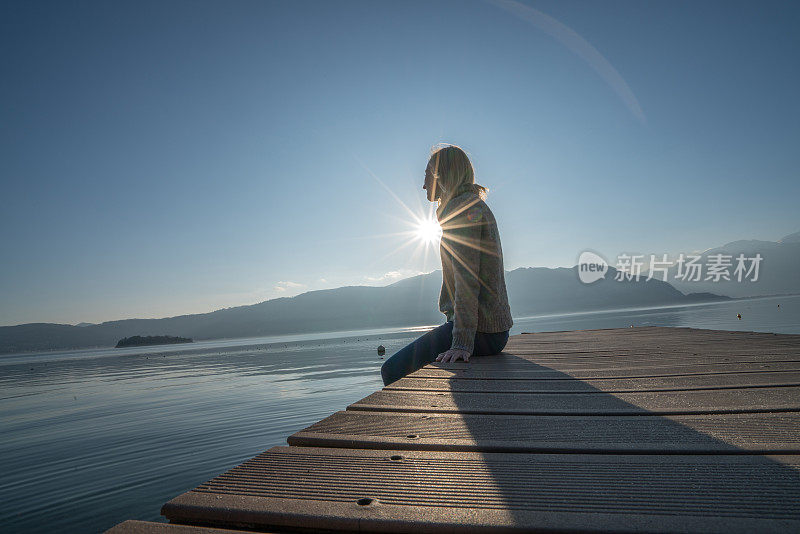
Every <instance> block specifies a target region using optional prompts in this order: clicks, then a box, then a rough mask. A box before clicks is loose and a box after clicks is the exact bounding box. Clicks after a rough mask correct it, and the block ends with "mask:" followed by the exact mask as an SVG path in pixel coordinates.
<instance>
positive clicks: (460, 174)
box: [381, 145, 513, 385]
mask: <svg viewBox="0 0 800 534" xmlns="http://www.w3.org/2000/svg"><path fill="white" fill-rule="evenodd" d="M422 188H423V189H425V190H426V192H427V196H428V200H429V201H431V202H437V203H438V207H437V208H436V217H437V219H438V220H439V224H440V225H441V227H442V239H441V244H440V247H439V252H440V256H441V259H442V289H441V292H440V294H439V310H440V311H441V312H442V313H443V314H444V315H445V316H446V318H447V321H446V322H445V323H444V324H443V325H441V326H438V327H436V328H434V329H433V330H431V331H430V332H428V333H427V334H425V335H423V336H422V337H420V338H419V339H417V340H415V341H413V342H412V343H410V344H409V345H408V346H406V347H404V348H403V349H401V350H400V351H398V352H397V353H396V354H394V355H393V356H392V357H391V358H389V359H388V360H386V362H385V363H384V364H383V367H381V376H382V377H383V383H384V384H385V385H388V384H391V383H392V382H394V381H396V380H399V379H400V378H403V377H404V376H406V375H407V374H409V373H411V372H413V371H416V370H417V369H419V368H421V367H423V366H424V365H426V364H428V363H430V362H432V361H434V360H436V361H440V362H455V361H457V360H459V359H463V360H464V361H469V358H470V356H486V355H489V354H497V353H499V352H500V351H501V350H503V347H505V346H506V343H507V342H508V330H509V329H510V328H511V326H512V324H513V321H512V319H511V310H510V308H509V306H508V295H507V293H506V282H505V276H504V272H503V250H502V248H501V246H500V234H499V233H498V230H497V221H495V218H494V214H493V213H492V211H491V210H490V209H489V206H487V205H486V203H485V202H484V200H485V199H486V188H485V187H483V186H481V185H478V184H476V183H475V172H474V170H473V168H472V163H470V160H469V158H468V157H467V154H466V153H465V152H464V151H463V150H462V149H461V148H459V147H457V146H455V145H438V146H434V148H433V150H432V153H431V157H430V159H429V160H428V165H427V167H426V168H425V183H424V185H423V186H422Z"/></svg>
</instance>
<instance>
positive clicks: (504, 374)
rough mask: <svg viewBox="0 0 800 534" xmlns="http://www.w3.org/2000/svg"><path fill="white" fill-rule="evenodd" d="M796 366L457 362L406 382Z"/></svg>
mask: <svg viewBox="0 0 800 534" xmlns="http://www.w3.org/2000/svg"><path fill="white" fill-rule="evenodd" d="M799 370H800V363H792V362H778V363H737V364H736V365H731V364H730V362H723V363H690V364H687V365H650V366H645V367H637V366H630V367H624V366H621V367H619V368H597V367H588V368H577V369H576V368H574V367H573V366H571V365H563V366H554V365H549V366H543V365H540V366H537V365H528V366H526V367H524V368H478V367H476V366H470V365H467V366H464V365H461V362H459V364H458V365H457V366H456V364H446V365H442V364H438V365H427V366H425V367H423V368H422V369H420V370H418V371H414V372H413V373H411V374H409V375H408V376H409V377H410V378H437V379H450V378H463V379H474V380H486V379H495V380H505V379H515V378H516V379H522V378H524V379H526V380H535V379H544V380H551V379H553V378H563V377H564V376H565V375H566V376H571V377H573V378H577V379H579V380H586V379H592V378H640V377H656V376H686V375H707V374H730V373H754V372H758V373H761V372H764V371H799Z"/></svg>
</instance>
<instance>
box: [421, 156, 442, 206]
mask: <svg viewBox="0 0 800 534" xmlns="http://www.w3.org/2000/svg"><path fill="white" fill-rule="evenodd" d="M422 189H424V190H425V191H426V192H427V194H428V200H430V201H431V202H434V201H436V200H438V199H439V198H440V197H441V196H442V195H441V191H440V188H439V184H437V183H436V179H435V178H434V177H433V171H431V165H430V163H429V164H428V166H427V167H425V183H424V184H422Z"/></svg>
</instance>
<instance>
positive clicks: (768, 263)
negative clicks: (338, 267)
mask: <svg viewBox="0 0 800 534" xmlns="http://www.w3.org/2000/svg"><path fill="white" fill-rule="evenodd" d="M718 253H720V254H726V255H731V256H733V257H735V256H737V255H738V254H740V253H743V254H745V256H747V257H752V256H755V254H757V253H760V254H761V256H762V258H763V260H762V262H761V264H760V268H759V280H758V281H757V282H749V281H747V282H745V281H743V282H737V281H735V280H732V281H727V282H726V281H724V280H723V281H720V282H712V281H700V282H681V281H674V282H672V284H670V283H667V282H664V281H661V280H660V279H659V278H660V275H658V274H657V275H656V277H655V278H654V279H652V280H649V281H647V280H646V279H645V278H646V276H643V277H641V278H640V279H639V280H638V281H637V280H628V281H617V280H615V276H616V274H617V271H616V270H615V269H614V268H613V267H611V268H609V272H608V273H606V276H605V278H603V279H601V280H598V281H597V282H594V283H593V284H589V285H586V284H582V283H581V282H580V281H579V280H578V276H577V270H576V269H577V267H572V268H563V267H562V268H557V269H548V268H544V267H535V268H520V269H515V270H513V271H507V272H506V285H507V288H508V295H509V301H510V304H511V312H512V313H513V315H514V316H515V317H525V316H528V315H537V314H545V313H559V312H577V311H590V310H599V309H614V308H624V307H635V306H658V305H668V304H681V303H688V302H699V301H711V300H719V299H727V298H729V296H734V297H744V296H755V295H769V294H790V293H800V270H798V265H800V232H797V233H794V234H791V235H788V236H786V237H784V238H783V239H781V240H779V241H755V240H753V241H734V242H732V243H728V244H726V245H723V246H721V247H718V248H714V249H710V250H707V251H705V252H703V253H702V254H700V256H701V261H700V263H703V264H705V263H706V262H707V260H708V256H710V255H713V254H718ZM674 274H675V269H674V268H673V269H671V270H670V271H669V278H668V280H670V281H673V280H674ZM441 283H442V273H441V271H434V272H432V273H428V274H423V275H419V276H415V277H413V278H407V279H405V280H400V281H399V282H396V283H394V284H391V285H389V286H386V287H368V286H350V287H340V288H337V289H326V290H321V291H309V292H307V293H303V294H301V295H297V296H295V297H291V298H277V299H273V300H268V301H265V302H261V303H258V304H253V305H250V306H237V307H234V308H226V309H223V310H217V311H214V312H210V313H199V314H195V315H180V316H177V317H167V318H164V319H125V320H121V321H108V322H105V323H101V324H91V323H80V324H79V325H75V326H72V325H65V324H52V323H30V324H22V325H17V326H4V327H0V353H10V352H23V351H37V350H50V349H68V348H85V347H113V346H114V344H115V343H116V342H117V340H118V339H120V338H123V337H130V336H137V335H139V336H164V335H166V336H182V337H188V338H193V339H195V340H204V339H222V338H238V337H254V336H267V335H281V334H293V333H307V332H333V331H338V330H360V329H369V328H379V327H395V326H397V327H400V326H411V325H420V324H438V323H441V322H442V321H443V320H444V316H443V315H442V314H441V313H439V311H438V309H437V303H438V295H439V289H440V286H441Z"/></svg>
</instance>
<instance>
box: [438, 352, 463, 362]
mask: <svg viewBox="0 0 800 534" xmlns="http://www.w3.org/2000/svg"><path fill="white" fill-rule="evenodd" d="M469 356H470V354H469V352H467V351H465V350H461V349H450V350H448V351H447V352H443V353H441V354H439V355H438V356H437V357H436V361H437V362H442V363H447V362H454V361H456V360H458V359H459V358H461V359H462V360H464V361H465V362H468V361H469Z"/></svg>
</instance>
